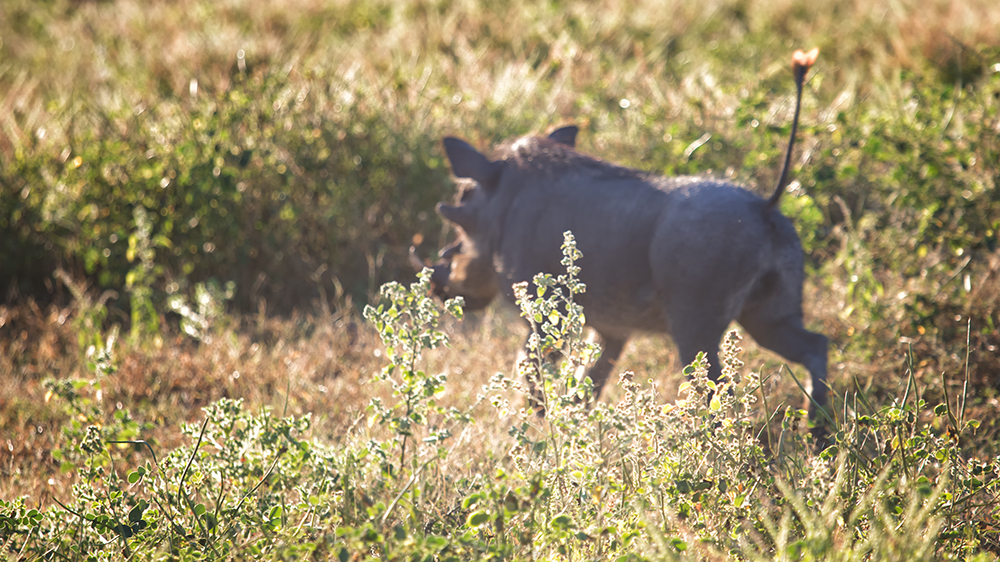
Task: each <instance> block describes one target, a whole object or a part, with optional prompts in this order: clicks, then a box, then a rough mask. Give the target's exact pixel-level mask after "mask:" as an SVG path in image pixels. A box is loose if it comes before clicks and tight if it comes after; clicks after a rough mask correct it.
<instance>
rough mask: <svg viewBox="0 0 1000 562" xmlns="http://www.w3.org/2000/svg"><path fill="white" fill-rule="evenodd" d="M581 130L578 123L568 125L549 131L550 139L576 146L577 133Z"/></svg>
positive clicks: (571, 146)
mask: <svg viewBox="0 0 1000 562" xmlns="http://www.w3.org/2000/svg"><path fill="white" fill-rule="evenodd" d="M579 132H580V128H579V127H577V126H576V125H568V126H566V127H560V128H558V129H556V130H555V131H552V132H551V133H549V139H551V140H554V141H556V142H557V143H559V144H564V145H566V146H568V147H570V148H576V134H577V133H579Z"/></svg>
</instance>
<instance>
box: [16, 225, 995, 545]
mask: <svg viewBox="0 0 1000 562" xmlns="http://www.w3.org/2000/svg"><path fill="white" fill-rule="evenodd" d="M563 249H564V256H565V259H564V264H565V265H566V267H567V270H568V273H567V274H565V275H559V276H556V277H552V276H546V275H539V276H537V277H536V278H535V280H534V291H528V290H527V289H528V287H527V286H520V287H519V288H518V296H519V304H520V306H521V310H522V313H523V314H524V315H525V317H526V318H528V319H529V320H530V321H531V323H532V325H533V330H534V332H533V333H534V334H535V337H532V338H530V339H529V347H528V349H527V358H526V359H525V361H524V362H523V363H522V364H521V366H520V367H521V368H520V370H521V372H524V373H528V374H530V376H532V377H534V378H535V384H536V391H537V394H535V397H536V398H538V399H541V400H542V401H543V402H544V404H545V406H546V415H545V417H544V418H541V417H538V416H537V415H536V414H535V411H534V409H532V408H516V407H512V406H511V405H510V404H511V400H512V398H513V399H514V400H517V399H521V398H524V397H525V395H527V394H529V393H530V392H531V391H530V390H529V389H528V388H527V387H525V386H523V385H522V384H520V382H517V381H511V380H509V379H506V378H505V377H503V376H502V375H497V376H495V377H494V378H493V379H492V380H491V382H490V384H489V385H488V386H487V387H486V388H484V391H483V393H482V396H481V400H488V401H489V402H490V403H491V404H492V405H493V412H494V413H495V414H499V415H500V416H501V418H502V419H505V420H508V421H509V424H506V425H508V427H509V430H508V434H507V435H506V437H501V438H500V441H499V442H498V443H497V444H496V445H494V447H496V448H494V449H491V450H486V451H483V452H482V453H480V454H483V455H484V458H481V459H476V462H475V463H474V464H473V465H472V466H479V467H481V468H478V469H476V470H477V472H475V474H474V475H473V476H472V477H471V478H470V477H468V476H466V475H461V474H459V473H458V472H456V471H459V470H460V469H459V468H458V467H457V466H456V465H455V463H454V462H453V461H452V462H448V461H447V459H448V458H449V457H451V456H453V455H454V454H456V451H455V450H454V447H455V446H457V445H456V444H453V443H452V442H451V441H450V438H451V435H452V434H453V433H454V432H455V431H456V430H457V429H459V428H463V427H464V428H468V427H471V426H472V425H474V424H476V423H477V420H480V419H483V418H482V416H481V415H480V413H479V412H477V411H476V405H475V404H474V405H472V406H471V408H470V409H468V410H465V411H458V410H455V409H451V408H443V407H441V406H439V405H438V404H437V401H436V396H438V394H439V393H440V392H441V391H442V390H443V389H444V388H445V385H447V380H446V379H445V378H444V376H443V375H433V374H429V373H427V372H426V371H425V370H423V369H422V367H421V363H422V361H423V353H424V352H425V351H428V350H430V349H433V348H434V347H436V346H438V345H441V344H443V343H446V342H447V336H446V335H445V334H444V333H442V332H441V331H439V330H438V322H439V319H440V317H441V315H442V314H443V313H444V310H443V309H441V308H440V307H439V306H438V305H437V304H435V303H434V302H433V301H432V300H431V299H430V298H429V297H428V296H427V293H428V289H429V274H430V272H429V271H428V270H425V271H424V272H423V273H422V274H421V275H420V276H419V279H418V281H417V282H415V283H414V284H412V285H411V286H409V287H408V288H407V287H403V286H401V285H398V284H395V283H393V284H388V285H386V286H384V287H383V289H382V298H381V300H380V302H379V303H378V304H377V305H373V306H371V307H369V308H368V309H367V311H366V316H367V317H368V318H369V320H370V321H372V322H373V323H375V325H376V328H377V329H378V331H379V333H380V334H381V336H382V338H383V342H384V343H385V345H386V358H387V361H388V364H387V366H386V367H385V369H383V370H382V371H381V372H380V373H379V374H377V375H376V376H375V378H374V380H373V383H375V384H376V385H378V386H380V387H382V390H385V391H389V392H390V396H391V398H389V399H388V400H387V401H386V400H383V399H379V398H373V399H372V402H371V404H370V406H369V408H368V410H367V412H366V414H365V416H364V417H362V418H360V419H359V420H358V421H359V422H363V421H364V420H365V418H367V421H368V423H367V424H364V423H361V424H355V425H354V426H353V427H352V428H350V429H348V430H347V431H345V432H344V433H343V434H342V436H340V437H339V443H338V444H337V445H336V446H327V445H323V444H320V443H317V442H316V441H315V440H313V439H311V438H310V437H309V432H310V426H311V417H310V416H305V417H278V416H275V415H274V414H272V413H271V412H270V411H269V410H267V409H264V410H261V411H259V412H257V413H252V412H248V411H247V410H246V408H245V407H244V406H243V405H242V404H241V403H240V401H234V400H228V399H224V400H221V401H219V402H216V403H214V404H212V405H210V406H208V407H207V408H205V409H204V420H203V421H202V422H201V423H200V424H190V425H185V426H184V427H183V428H181V432H182V433H183V434H184V435H185V436H186V438H187V444H185V445H182V446H180V447H178V448H176V449H173V450H170V451H167V452H166V454H157V453H156V451H157V445H156V444H154V443H149V442H147V441H144V440H142V439H141V437H142V432H143V426H142V425H141V424H139V423H138V422H136V421H134V420H132V419H131V416H130V414H129V413H128V412H127V411H125V410H117V411H115V412H114V414H113V416H112V417H113V420H105V419H104V417H103V416H104V415H105V414H103V413H102V410H101V409H100V408H98V407H97V402H95V401H94V398H93V397H92V395H91V394H90V392H91V391H90V390H87V389H88V388H96V389H97V390H99V387H97V386H96V385H91V386H88V385H87V384H82V385H81V384H68V385H60V384H54V385H53V386H52V389H53V394H54V395H55V396H58V397H60V398H61V399H63V400H65V401H66V404H67V407H69V408H72V409H73V411H74V413H75V414H76V415H75V416H74V419H73V420H72V421H71V423H70V425H68V426H67V430H66V431H65V432H64V438H65V443H64V445H63V446H62V447H61V449H60V451H61V452H59V453H57V454H58V455H59V456H60V458H61V459H62V461H63V463H64V468H65V470H67V471H75V473H76V474H77V476H78V483H77V484H76V485H75V486H74V488H73V492H72V495H71V497H70V500H69V501H68V502H67V503H65V504H63V503H60V504H59V507H57V508H45V509H38V508H30V507H28V504H27V502H26V501H24V500H23V499H22V500H13V501H3V502H2V503H0V544H2V545H3V548H4V549H5V552H6V553H7V554H11V555H14V556H17V557H29V558H30V557H36V556H44V555H46V553H48V554H53V553H59V555H60V556H62V557H64V558H69V559H95V560H96V559H140V560H142V559H160V558H162V557H164V556H168V557H171V558H173V559H179V560H195V559H209V560H216V559H230V558H244V557H257V558H262V559H302V558H306V557H336V558H338V559H349V560H351V559H353V560H376V559H383V560H384V559H425V558H428V557H429V558H437V559H447V560H473V559H475V560H481V559H488V558H502V559H507V560H554V559H560V560H562V559H616V560H661V559H671V560H683V559H704V558H730V559H744V560H772V559H791V560H820V559H823V560H825V559H838V560H869V559H885V558H891V559H906V560H938V559H954V558H957V557H974V558H975V559H985V558H984V556H985V554H984V553H985V552H986V551H992V550H993V549H995V548H996V546H997V544H998V543H997V538H996V536H995V533H994V531H993V529H994V523H995V520H996V517H997V516H998V514H1000V489H998V486H1000V479H998V478H997V475H998V474H1000V464H998V462H997V461H996V459H991V460H979V459H976V458H975V455H974V454H970V452H969V451H967V450H966V449H965V448H964V447H963V446H962V443H963V442H964V441H967V440H968V437H969V434H970V433H971V432H974V431H976V429H977V428H978V426H979V424H978V422H975V421H974V420H969V419H967V418H966V414H965V410H964V404H965V402H966V400H967V397H966V396H962V397H961V399H960V400H959V402H958V407H955V406H954V405H953V404H952V403H951V402H945V403H942V404H940V405H938V406H936V407H934V408H933V409H930V408H929V406H928V404H927V403H926V402H925V401H924V400H923V399H922V398H921V395H922V392H921V391H920V389H919V388H918V386H917V384H916V380H915V379H914V378H912V377H911V385H910V386H909V387H908V388H907V390H906V391H905V392H904V394H903V396H902V397H901V398H900V399H899V400H897V401H894V402H892V403H891V404H889V405H886V406H882V407H875V406H872V405H871V404H869V403H868V402H867V400H866V397H865V396H864V395H863V394H862V393H856V394H855V395H854V396H852V397H850V400H849V401H848V400H838V401H837V402H836V405H837V408H838V412H836V413H835V416H836V417H837V420H836V421H837V423H836V424H835V425H834V427H833V435H832V438H833V439H834V440H835V445H834V446H832V447H831V448H829V449H827V450H825V451H823V452H822V453H820V454H816V453H815V452H814V451H813V447H814V444H812V443H811V437H810V436H809V435H808V434H806V433H804V432H802V431H801V429H802V428H803V427H804V424H805V420H806V413H805V412H804V411H797V410H791V409H789V410H786V413H785V418H784V420H783V422H782V424H781V432H780V434H779V435H777V436H772V435H771V434H770V426H769V425H768V424H767V421H768V420H766V419H762V418H763V416H761V414H760V413H759V412H761V410H760V408H759V407H758V405H757V404H758V401H759V399H758V396H760V398H763V399H764V400H763V401H764V402H765V403H766V396H765V395H764V394H763V388H762V385H761V380H760V376H759V374H758V373H754V372H746V371H745V370H744V369H743V365H742V363H741V361H740V359H739V354H740V349H739V347H738V341H739V336H738V335H736V334H735V333H730V334H728V335H727V336H726V340H725V342H724V345H723V346H722V353H721V360H722V361H723V363H724V368H723V375H722V378H721V379H720V380H719V381H716V382H713V381H710V380H708V378H707V365H706V364H705V361H704V356H700V357H699V358H698V359H697V360H696V361H695V363H694V364H693V365H690V366H688V367H687V368H685V371H684V372H685V374H686V375H687V376H688V380H687V382H685V383H683V385H682V388H681V389H680V392H681V395H682V397H681V398H680V399H678V400H676V401H674V402H665V401H663V400H662V399H661V398H660V392H659V391H658V389H657V388H656V386H655V385H653V384H650V385H641V384H639V383H637V382H635V381H634V380H633V378H634V375H633V374H632V373H624V374H622V376H621V380H620V384H621V386H622V390H623V394H622V397H621V399H620V400H619V401H618V402H617V403H614V404H609V403H605V402H599V403H596V404H592V405H591V404H588V401H587V398H589V389H588V385H587V384H586V383H585V382H583V383H581V382H580V381H577V380H576V379H575V378H574V377H575V373H576V371H577V369H578V368H579V367H582V366H586V365H587V364H588V363H589V362H591V361H593V360H594V359H595V358H596V356H597V350H596V349H594V348H593V347H592V346H590V345H587V344H586V343H585V342H584V341H583V340H582V337H581V336H582V329H581V328H582V321H583V316H582V314H583V311H582V310H581V309H580V308H579V307H578V306H576V305H574V304H573V296H574V295H576V294H579V293H580V292H581V291H583V290H585V287H583V286H582V285H581V284H580V283H579V281H578V280H577V278H576V275H577V272H578V269H577V268H576V266H575V260H576V259H578V258H579V252H578V251H577V250H576V248H575V244H574V241H573V238H572V236H571V235H570V234H569V233H567V235H566V239H565V244H564V248H563ZM459 306H460V305H459V303H458V302H456V301H450V302H449V303H447V305H446V307H445V308H446V309H447V310H448V311H449V312H450V313H452V314H459V311H460V308H459ZM113 349H114V342H113V341H111V342H107V344H106V346H105V348H104V349H102V350H98V351H96V355H95V363H94V365H95V374H96V375H97V376H98V377H100V376H102V373H104V374H106V373H107V372H108V371H109V370H110V369H113V368H114V364H115V360H114V354H113V353H112V352H111V350H113ZM555 350H559V351H561V355H560V354H556V355H553V353H552V352H553V351H555ZM511 390H514V391H516V393H517V394H516V395H515V396H514V397H512V396H511V394H510V392H511ZM476 404H478V402H477V403H476ZM768 411H769V409H768V408H766V407H765V409H764V412H765V413H767V412H768ZM491 415H492V414H491ZM359 426H361V429H358V427H359ZM365 426H367V428H368V429H367V430H366V429H364V427H365ZM796 426H798V427H796ZM765 433H766V434H767V435H764V434H765ZM498 437H499V436H498ZM765 444H766V446H765ZM465 462H468V460H466V459H463V463H461V464H465Z"/></svg>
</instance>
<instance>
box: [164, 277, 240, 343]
mask: <svg viewBox="0 0 1000 562" xmlns="http://www.w3.org/2000/svg"><path fill="white" fill-rule="evenodd" d="M235 291H236V284H235V283H233V282H232V281H227V282H226V283H225V284H224V285H223V286H222V287H219V283H218V282H217V281H216V280H214V279H211V280H209V281H208V282H206V283H195V285H194V303H189V302H188V299H187V297H185V296H184V295H183V294H179V293H175V294H173V295H170V296H169V297H168V299H167V305H168V306H169V307H170V310H172V311H174V312H176V313H177V314H180V316H181V331H182V332H184V333H185V334H187V335H188V336H190V337H191V338H193V339H196V340H198V341H201V342H204V343H211V342H212V338H213V336H214V335H217V334H219V333H221V332H222V330H223V329H224V328H225V320H226V315H225V303H226V301H229V300H232V298H233V295H234V293H235Z"/></svg>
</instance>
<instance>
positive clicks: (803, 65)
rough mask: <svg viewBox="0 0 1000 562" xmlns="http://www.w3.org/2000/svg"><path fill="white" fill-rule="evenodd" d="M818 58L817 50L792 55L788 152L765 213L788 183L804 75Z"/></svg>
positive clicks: (771, 207)
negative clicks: (792, 94)
mask: <svg viewBox="0 0 1000 562" xmlns="http://www.w3.org/2000/svg"><path fill="white" fill-rule="evenodd" d="M817 56H819V48H815V49H813V50H811V51H809V52H808V53H807V52H804V51H803V50H802V49H799V50H797V51H795V53H793V54H792V74H793V75H794V76H795V116H794V117H793V118H792V134H791V136H790V138H789V139H788V150H786V151H785V163H784V165H783V166H782V167H781V175H780V176H778V185H777V187H775V188H774V193H773V194H771V198H770V199H768V200H767V207H766V208H765V209H766V211H770V210H771V209H774V208H775V207H777V206H778V200H779V199H781V194H782V193H784V192H785V182H786V181H788V169H789V168H790V167H791V165H792V148H793V147H794V146H795V133H796V131H797V130H798V128H799V110H801V109H802V84H803V83H804V82H805V79H806V73H807V72H809V69H810V68H812V65H813V64H815V63H816V57H817Z"/></svg>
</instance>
